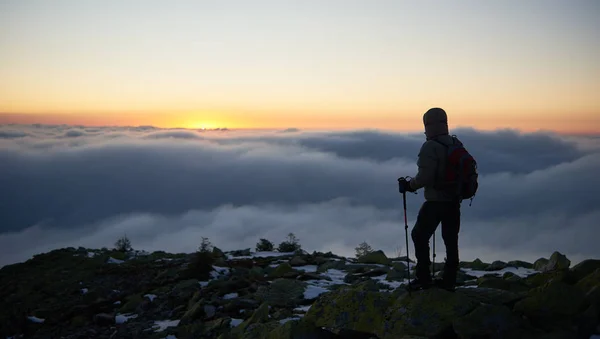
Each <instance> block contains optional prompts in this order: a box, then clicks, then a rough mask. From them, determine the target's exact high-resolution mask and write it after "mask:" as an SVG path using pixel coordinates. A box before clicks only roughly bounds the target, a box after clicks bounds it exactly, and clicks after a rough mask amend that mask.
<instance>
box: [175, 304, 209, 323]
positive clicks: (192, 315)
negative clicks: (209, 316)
mask: <svg viewBox="0 0 600 339" xmlns="http://www.w3.org/2000/svg"><path fill="white" fill-rule="evenodd" d="M204 314H205V313H204V305H203V301H202V300H201V301H198V302H196V303H194V304H193V305H192V306H191V307H190V308H188V310H187V311H186V312H185V313H184V314H183V316H182V317H181V321H180V323H181V324H182V325H185V324H189V323H192V322H193V321H194V320H196V319H200V318H202V317H203V316H204Z"/></svg>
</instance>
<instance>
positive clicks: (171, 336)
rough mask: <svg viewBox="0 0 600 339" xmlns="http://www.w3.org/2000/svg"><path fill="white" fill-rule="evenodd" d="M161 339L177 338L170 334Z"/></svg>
mask: <svg viewBox="0 0 600 339" xmlns="http://www.w3.org/2000/svg"><path fill="white" fill-rule="evenodd" d="M163 339H177V337H176V336H174V335H172V334H169V335H168V336H166V337H164V338H163Z"/></svg>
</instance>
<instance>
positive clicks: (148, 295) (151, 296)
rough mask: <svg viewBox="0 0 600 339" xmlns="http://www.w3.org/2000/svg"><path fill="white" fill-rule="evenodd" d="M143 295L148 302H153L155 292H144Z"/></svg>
mask: <svg viewBox="0 0 600 339" xmlns="http://www.w3.org/2000/svg"><path fill="white" fill-rule="evenodd" d="M144 297H146V298H148V299H150V302H153V301H154V299H155V298H156V294H145V295H144Z"/></svg>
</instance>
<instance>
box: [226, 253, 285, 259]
mask: <svg viewBox="0 0 600 339" xmlns="http://www.w3.org/2000/svg"><path fill="white" fill-rule="evenodd" d="M294 254H295V253H294V252H254V253H251V254H250V255H243V256H239V257H236V256H233V255H231V254H227V259H252V258H269V257H290V256H293V255H294Z"/></svg>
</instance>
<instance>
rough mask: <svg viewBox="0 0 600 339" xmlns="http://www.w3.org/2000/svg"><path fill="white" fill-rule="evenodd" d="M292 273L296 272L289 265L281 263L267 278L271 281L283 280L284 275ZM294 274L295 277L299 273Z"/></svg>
mask: <svg viewBox="0 0 600 339" xmlns="http://www.w3.org/2000/svg"><path fill="white" fill-rule="evenodd" d="M293 272H296V271H295V270H294V269H293V268H292V266H291V265H290V264H288V263H283V264H280V265H279V266H277V268H276V269H275V270H274V271H273V272H271V273H269V278H271V279H273V278H283V277H284V276H285V275H286V274H289V273H293ZM296 273H297V274H296V275H298V274H299V272H296Z"/></svg>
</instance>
